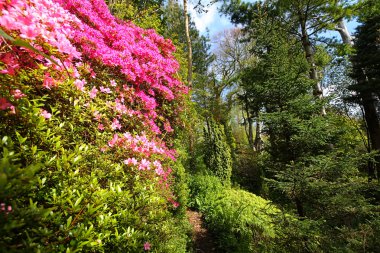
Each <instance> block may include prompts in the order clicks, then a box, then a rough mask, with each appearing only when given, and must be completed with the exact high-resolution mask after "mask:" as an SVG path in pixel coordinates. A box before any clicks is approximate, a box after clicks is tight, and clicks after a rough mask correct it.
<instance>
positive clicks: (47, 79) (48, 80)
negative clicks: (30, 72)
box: [42, 73, 56, 90]
mask: <svg viewBox="0 0 380 253" xmlns="http://www.w3.org/2000/svg"><path fill="white" fill-rule="evenodd" d="M42 86H43V87H45V88H46V89H49V90H50V89H51V88H52V87H54V86H56V81H55V80H54V79H53V78H52V77H51V76H50V73H46V74H45V76H44V82H43V84H42Z"/></svg>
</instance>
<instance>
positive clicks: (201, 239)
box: [186, 210, 217, 253]
mask: <svg viewBox="0 0 380 253" xmlns="http://www.w3.org/2000/svg"><path fill="white" fill-rule="evenodd" d="M186 215H187V217H188V219H189V221H190V224H191V226H192V227H193V238H192V239H193V242H194V252H195V253H216V252H217V251H216V246H215V244H214V242H213V240H212V236H211V234H210V233H209V232H208V230H207V229H206V228H205V227H204V225H203V221H202V214H201V213H199V212H197V211H192V210H187V211H186Z"/></svg>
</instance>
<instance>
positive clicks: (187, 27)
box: [183, 0, 193, 87]
mask: <svg viewBox="0 0 380 253" xmlns="http://www.w3.org/2000/svg"><path fill="white" fill-rule="evenodd" d="M183 16H184V17H185V34H186V44H187V85H188V86H189V87H192V86H193V59H192V58H193V53H192V47H191V38H190V25H189V14H188V12H187V0H183Z"/></svg>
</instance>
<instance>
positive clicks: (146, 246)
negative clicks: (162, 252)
mask: <svg viewBox="0 0 380 253" xmlns="http://www.w3.org/2000/svg"><path fill="white" fill-rule="evenodd" d="M150 246H151V245H150V243H149V242H145V243H144V250H146V251H148V250H150Z"/></svg>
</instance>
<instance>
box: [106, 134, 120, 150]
mask: <svg viewBox="0 0 380 253" xmlns="http://www.w3.org/2000/svg"><path fill="white" fill-rule="evenodd" d="M118 140H119V136H118V135H117V134H114V135H113V138H112V140H110V141H109V142H108V146H110V147H111V148H112V147H113V146H115V145H116V144H117V141H118Z"/></svg>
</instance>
